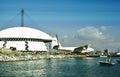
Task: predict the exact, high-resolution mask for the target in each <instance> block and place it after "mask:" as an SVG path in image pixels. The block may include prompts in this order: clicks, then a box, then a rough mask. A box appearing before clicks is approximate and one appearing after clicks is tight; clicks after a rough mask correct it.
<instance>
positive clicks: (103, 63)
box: [99, 60, 115, 66]
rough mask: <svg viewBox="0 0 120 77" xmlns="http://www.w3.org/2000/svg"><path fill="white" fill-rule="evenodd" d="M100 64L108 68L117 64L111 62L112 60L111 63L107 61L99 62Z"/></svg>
mask: <svg viewBox="0 0 120 77" xmlns="http://www.w3.org/2000/svg"><path fill="white" fill-rule="evenodd" d="M99 63H100V65H106V66H108V65H114V64H115V63H113V62H111V60H110V61H108V60H106V61H99Z"/></svg>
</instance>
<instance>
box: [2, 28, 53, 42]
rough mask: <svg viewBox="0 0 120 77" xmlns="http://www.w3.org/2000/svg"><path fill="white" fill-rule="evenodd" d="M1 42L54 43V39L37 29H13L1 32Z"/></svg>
mask: <svg viewBox="0 0 120 77" xmlns="http://www.w3.org/2000/svg"><path fill="white" fill-rule="evenodd" d="M0 40H12V41H13V40H34V41H35V40H36V41H44V42H50V41H52V37H51V36H50V35H48V34H47V33H45V32H42V31H40V30H37V29H33V28H29V27H13V28H8V29H5V30H2V31H0Z"/></svg>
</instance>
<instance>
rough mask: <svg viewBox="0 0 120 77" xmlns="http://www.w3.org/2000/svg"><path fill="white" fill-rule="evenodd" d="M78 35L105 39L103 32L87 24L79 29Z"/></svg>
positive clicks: (79, 36)
mask: <svg viewBox="0 0 120 77" xmlns="http://www.w3.org/2000/svg"><path fill="white" fill-rule="evenodd" d="M76 36H77V37H78V38H84V39H98V40H102V39H105V36H104V35H103V33H102V32H101V31H99V30H98V29H97V28H95V27H93V26H87V27H85V28H82V29H79V30H78V31H77V35H76Z"/></svg>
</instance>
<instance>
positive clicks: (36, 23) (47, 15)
mask: <svg viewBox="0 0 120 77" xmlns="http://www.w3.org/2000/svg"><path fill="white" fill-rule="evenodd" d="M21 8H24V10H25V26H26V27H32V28H36V29H40V30H42V31H45V32H47V33H50V34H51V35H52V36H54V35H55V34H56V33H57V34H58V36H59V39H60V41H61V43H62V45H63V46H81V45H85V44H91V46H92V47H94V48H95V49H96V50H104V49H106V48H109V49H111V51H116V50H117V49H118V48H120V44H119V43H120V40H119V39H120V36H119V33H120V30H119V29H120V1H119V0H0V29H5V28H9V27H15V26H20V11H21Z"/></svg>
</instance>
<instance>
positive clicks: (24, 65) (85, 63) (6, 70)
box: [0, 57, 120, 77]
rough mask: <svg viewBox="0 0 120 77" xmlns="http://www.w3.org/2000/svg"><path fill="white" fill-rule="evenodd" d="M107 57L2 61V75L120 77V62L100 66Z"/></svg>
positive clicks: (0, 74)
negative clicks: (100, 62) (101, 61)
mask: <svg viewBox="0 0 120 77" xmlns="http://www.w3.org/2000/svg"><path fill="white" fill-rule="evenodd" d="M100 60H105V58H93V57H87V58H61V59H41V60H33V61H17V62H0V77H120V64H118V63H117V62H116V60H117V57H115V58H112V61H113V62H114V63H115V65H113V66H100V65H99V63H98V61H100Z"/></svg>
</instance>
